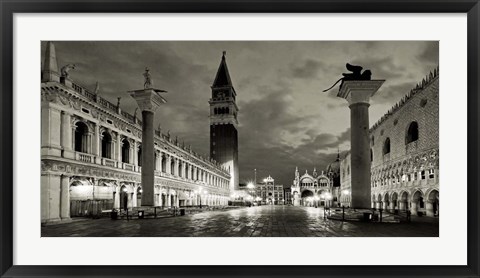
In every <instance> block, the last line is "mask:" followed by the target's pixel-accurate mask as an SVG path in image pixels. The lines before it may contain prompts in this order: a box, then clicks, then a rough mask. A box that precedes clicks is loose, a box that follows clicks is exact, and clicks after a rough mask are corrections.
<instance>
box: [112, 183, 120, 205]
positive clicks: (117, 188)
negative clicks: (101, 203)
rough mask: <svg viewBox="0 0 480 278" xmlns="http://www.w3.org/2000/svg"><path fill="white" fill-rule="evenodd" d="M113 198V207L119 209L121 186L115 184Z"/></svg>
mask: <svg viewBox="0 0 480 278" xmlns="http://www.w3.org/2000/svg"><path fill="white" fill-rule="evenodd" d="M115 188H116V189H115V199H114V200H113V207H114V208H116V209H120V194H121V188H120V186H115Z"/></svg>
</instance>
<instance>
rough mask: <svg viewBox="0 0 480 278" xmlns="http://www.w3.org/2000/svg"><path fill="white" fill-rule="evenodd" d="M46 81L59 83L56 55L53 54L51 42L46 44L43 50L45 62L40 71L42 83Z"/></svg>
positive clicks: (53, 47) (53, 49)
mask: <svg viewBox="0 0 480 278" xmlns="http://www.w3.org/2000/svg"><path fill="white" fill-rule="evenodd" d="M48 81H56V82H60V75H59V74H58V63H57V54H56V53H55V45H54V44H53V43H52V42H47V47H46V49H45V60H44V63H43V70H42V82H48Z"/></svg>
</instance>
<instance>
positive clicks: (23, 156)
mask: <svg viewBox="0 0 480 278" xmlns="http://www.w3.org/2000/svg"><path fill="white" fill-rule="evenodd" d="M466 24H467V19H466V14H448V15H446V14H415V15H406V14H387V15H382V14H362V15H359V14H348V15H341V14H329V15H325V14H320V15H316V14H288V15H287V14H276V15H266V14H255V15H252V14H248V15H243V14H232V15H218V14H215V15H213V14H159V15H154V14H129V15H120V14H117V15H106V14H94V15H93V14H90V15H85V14H81V15H79V14H67V15H59V14H42V15H39V14H15V16H14V27H15V29H14V119H15V123H14V124H15V125H14V142H15V143H14V155H15V156H14V157H15V160H14V181H15V184H14V212H15V213H14V235H15V236H14V250H15V252H14V264H40V265H42V264H53V265H65V264H69V265H70V264H92V265H96V264H113V265H115V264H119V265H124V264H152V265H157V264H199V265H202V264H227V265H228V264H252V265H263V264H274V265H285V264H325V265H337V264H342V265H343V264H360V265H363V264H380V265H390V264H407V265H416V264H431V265H445V264H450V265H460V264H463V265H464V264H466V259H467V256H466V250H467V248H466V244H467V238H466V234H467V230H466V228H467V224H466V223H467V221H466V215H467V214H466V202H465V201H464V200H466V192H467V191H466V184H467V172H466V169H467V144H466V143H467V120H466V119H467V110H466V106H467V85H466V84H467V83H466V82H467V79H466V76H467V74H466V69H467V54H466V53H467V51H466V50H467V46H466V42H467V39H466V38H467V34H466V30H467V27H466ZM357 27H359V28H357ZM41 40H440V62H441V82H440V112H441V114H440V150H441V156H440V159H441V161H440V164H441V169H448V171H447V170H442V171H441V173H440V175H441V185H440V186H441V193H442V202H441V209H440V210H441V212H442V215H441V221H440V237H439V238H329V239H326V238H40V213H39V208H40V197H39V196H40V184H39V181H40V163H39V162H40V148H39V142H40V121H39V115H40V92H39V84H40V41H41ZM447 111H448V112H447ZM447 113H448V116H447ZM453 127H454V128H455V129H454V130H453ZM126 246H128V250H127V251H125V248H126ZM250 247H255V249H256V250H260V251H261V252H248V250H250ZM232 250H236V251H235V254H236V255H233V254H232ZM125 253H127V254H128V255H122V254H125ZM199 254H201V256H200V255H199ZM179 258H181V260H180V259H179Z"/></svg>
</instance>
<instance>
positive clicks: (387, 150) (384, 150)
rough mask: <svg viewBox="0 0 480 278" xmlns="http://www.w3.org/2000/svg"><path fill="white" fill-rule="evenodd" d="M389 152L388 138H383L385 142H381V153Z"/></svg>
mask: <svg viewBox="0 0 480 278" xmlns="http://www.w3.org/2000/svg"><path fill="white" fill-rule="evenodd" d="M389 153H390V138H387V139H385V143H383V154H384V155H385V154H389Z"/></svg>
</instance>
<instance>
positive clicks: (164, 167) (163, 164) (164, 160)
mask: <svg viewBox="0 0 480 278" xmlns="http://www.w3.org/2000/svg"><path fill="white" fill-rule="evenodd" d="M161 159H162V172H163V173H166V172H167V158H166V157H165V156H164V155H162V157H161Z"/></svg>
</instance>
